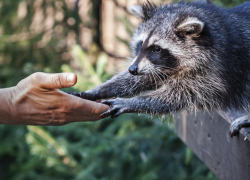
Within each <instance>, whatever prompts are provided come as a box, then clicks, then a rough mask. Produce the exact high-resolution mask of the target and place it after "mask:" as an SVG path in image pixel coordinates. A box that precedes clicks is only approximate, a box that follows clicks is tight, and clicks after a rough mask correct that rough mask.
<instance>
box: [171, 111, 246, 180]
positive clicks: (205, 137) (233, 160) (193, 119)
mask: <svg viewBox="0 0 250 180" xmlns="http://www.w3.org/2000/svg"><path fill="white" fill-rule="evenodd" d="M220 114H221V113H220ZM224 114H227V115H228V118H227V119H225V118H223V117H222V116H221V115H219V114H218V113H214V114H208V113H203V112H199V113H197V114H196V115H194V114H191V115H190V114H188V113H187V112H185V111H183V112H181V113H179V114H176V115H175V116H174V118H175V132H176V133H177V135H178V136H179V137H180V138H181V139H182V141H183V142H184V143H186V144H187V145H188V146H189V147H190V148H191V149H192V150H193V151H194V153H195V154H196V155H197V156H198V157H199V158H200V159H201V160H202V161H203V162H204V163H205V164H206V165H207V166H208V167H209V168H210V170H211V171H212V172H213V173H214V174H215V175H216V176H217V177H218V178H219V179H220V180H248V179H250V141H249V140H248V139H247V138H245V137H246V136H245V135H248V136H249V134H247V129H242V130H241V134H240V135H239V136H236V137H233V138H230V136H229V134H228V132H229V127H230V122H229V121H231V120H230V117H233V115H234V116H237V115H239V114H241V113H232V112H231V113H224ZM232 114H233V115H232ZM224 117H226V116H224ZM242 133H246V134H245V135H243V134H242Z"/></svg>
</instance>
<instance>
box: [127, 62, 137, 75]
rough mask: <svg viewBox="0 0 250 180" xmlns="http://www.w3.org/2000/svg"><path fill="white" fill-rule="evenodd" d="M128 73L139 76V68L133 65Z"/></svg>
mask: <svg viewBox="0 0 250 180" xmlns="http://www.w3.org/2000/svg"><path fill="white" fill-rule="evenodd" d="M128 71H129V72H130V74H132V75H138V66H136V65H134V64H133V65H131V66H130V67H129V69H128Z"/></svg>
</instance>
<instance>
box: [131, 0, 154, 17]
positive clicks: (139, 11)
mask: <svg viewBox="0 0 250 180" xmlns="http://www.w3.org/2000/svg"><path fill="white" fill-rule="evenodd" d="M157 9H158V7H157V6H156V5H155V4H154V3H151V2H149V1H146V2H144V3H142V4H140V5H135V6H131V7H129V10H130V11H131V12H132V13H133V14H134V15H135V16H136V17H138V18H140V19H141V20H143V21H147V20H149V19H150V18H151V17H152V16H153V15H154V13H155V12H156V11H157Z"/></svg>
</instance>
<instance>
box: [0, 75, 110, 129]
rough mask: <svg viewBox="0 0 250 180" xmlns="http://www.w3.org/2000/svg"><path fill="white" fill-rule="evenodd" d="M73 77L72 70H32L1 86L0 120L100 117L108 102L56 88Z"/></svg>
mask: <svg viewBox="0 0 250 180" xmlns="http://www.w3.org/2000/svg"><path fill="white" fill-rule="evenodd" d="M76 81H77V77H76V75H75V74H73V73H61V74H46V73H34V74H32V75H31V76H29V77H27V78H25V79H23V80H22V81H20V82H19V83H18V84H17V85H16V86H14V87H11V88H6V89H0V102H1V104H0V116H1V118H0V124H24V125H64V124H68V123H71V122H78V121H96V120H99V119H100V114H101V113H102V112H103V111H105V110H107V109H108V108H109V107H108V106H106V105H103V104H100V103H96V102H92V101H88V100H84V99H80V98H77V97H75V96H71V95H68V94H66V93H64V92H62V91H60V90H58V89H60V88H65V87H70V86H73V85H74V84H75V83H76Z"/></svg>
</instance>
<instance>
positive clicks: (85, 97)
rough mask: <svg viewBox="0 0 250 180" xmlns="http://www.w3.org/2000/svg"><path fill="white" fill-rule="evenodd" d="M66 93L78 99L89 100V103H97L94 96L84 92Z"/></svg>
mask: <svg viewBox="0 0 250 180" xmlns="http://www.w3.org/2000/svg"><path fill="white" fill-rule="evenodd" d="M67 93H68V94H70V95H73V96H77V97H80V98H82V99H87V100H90V101H97V100H98V99H97V98H95V96H94V95H92V94H89V93H86V92H67Z"/></svg>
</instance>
